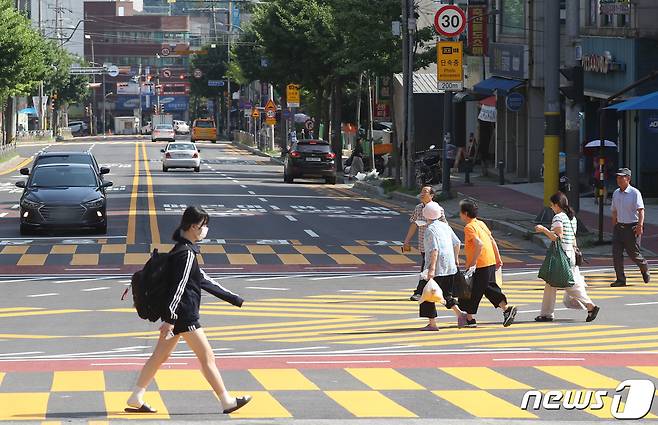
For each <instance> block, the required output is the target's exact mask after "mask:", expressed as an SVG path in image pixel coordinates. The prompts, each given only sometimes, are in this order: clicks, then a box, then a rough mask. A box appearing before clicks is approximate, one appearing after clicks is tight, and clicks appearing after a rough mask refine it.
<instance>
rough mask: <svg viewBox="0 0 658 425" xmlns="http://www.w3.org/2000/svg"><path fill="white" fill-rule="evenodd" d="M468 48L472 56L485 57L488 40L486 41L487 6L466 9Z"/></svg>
mask: <svg viewBox="0 0 658 425" xmlns="http://www.w3.org/2000/svg"><path fill="white" fill-rule="evenodd" d="M468 16H469V19H468V48H469V50H470V52H471V55H472V56H486V55H487V53H488V49H487V48H488V47H489V46H488V44H489V40H488V39H487V6H486V5H481V6H469V8H468Z"/></svg>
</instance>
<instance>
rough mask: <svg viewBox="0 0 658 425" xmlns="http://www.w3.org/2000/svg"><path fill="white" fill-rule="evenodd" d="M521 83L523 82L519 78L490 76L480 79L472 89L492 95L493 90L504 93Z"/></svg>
mask: <svg viewBox="0 0 658 425" xmlns="http://www.w3.org/2000/svg"><path fill="white" fill-rule="evenodd" d="M523 84H524V82H523V81H519V80H509V79H507V78H500V77H491V78H487V79H486V80H483V81H480V82H479V83H477V84H476V85H475V86H473V89H474V90H475V91H476V92H480V93H484V94H488V95H492V94H494V92H498V94H503V95H505V94H507V93H508V92H509V91H510V90H513V89H515V88H517V87H519V86H520V85H523Z"/></svg>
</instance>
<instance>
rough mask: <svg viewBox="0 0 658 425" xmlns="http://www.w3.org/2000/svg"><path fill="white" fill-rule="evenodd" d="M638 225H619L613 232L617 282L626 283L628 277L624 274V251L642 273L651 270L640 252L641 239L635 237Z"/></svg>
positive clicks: (613, 252) (613, 255) (613, 254)
mask: <svg viewBox="0 0 658 425" xmlns="http://www.w3.org/2000/svg"><path fill="white" fill-rule="evenodd" d="M636 225H637V223H631V224H622V223H617V225H616V226H615V229H614V230H613V232H612V262H613V264H614V265H615V274H616V275H617V280H618V281H620V282H626V275H625V274H624V250H626V254H628V257H629V258H630V259H631V260H633V262H634V263H635V264H637V265H638V267H639V268H640V271H641V272H642V273H646V272H647V271H648V270H649V265H648V264H647V260H645V258H644V257H643V256H642V253H641V252H640V243H641V237H636V236H635V232H634V229H635V226H636Z"/></svg>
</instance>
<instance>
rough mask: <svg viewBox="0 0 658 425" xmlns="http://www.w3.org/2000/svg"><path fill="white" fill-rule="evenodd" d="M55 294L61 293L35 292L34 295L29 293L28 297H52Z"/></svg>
mask: <svg viewBox="0 0 658 425" xmlns="http://www.w3.org/2000/svg"><path fill="white" fill-rule="evenodd" d="M54 295H59V294H58V293H56V292H51V293H48V294H33V295H28V296H27V297H28V298H37V297H52V296H54Z"/></svg>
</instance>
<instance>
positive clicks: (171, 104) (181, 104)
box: [115, 95, 190, 112]
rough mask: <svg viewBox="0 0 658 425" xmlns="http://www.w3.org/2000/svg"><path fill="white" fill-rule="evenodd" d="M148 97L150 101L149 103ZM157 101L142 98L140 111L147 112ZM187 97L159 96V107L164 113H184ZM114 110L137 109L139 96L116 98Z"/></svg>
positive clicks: (186, 107)
mask: <svg viewBox="0 0 658 425" xmlns="http://www.w3.org/2000/svg"><path fill="white" fill-rule="evenodd" d="M149 97H150V101H149ZM156 101H157V96H144V97H143V98H142V110H143V111H147V110H149V109H150V107H151V106H152V105H154V104H155V102H156ZM189 101H190V97H189V96H160V105H161V106H162V107H163V109H164V111H165V112H174V111H186V110H187V109H188V107H189ZM115 108H116V109H117V110H133V109H139V96H128V95H126V96H121V95H119V96H117V100H116V104H115Z"/></svg>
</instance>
